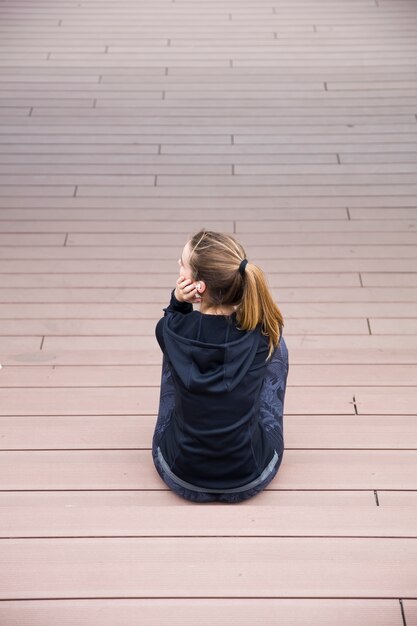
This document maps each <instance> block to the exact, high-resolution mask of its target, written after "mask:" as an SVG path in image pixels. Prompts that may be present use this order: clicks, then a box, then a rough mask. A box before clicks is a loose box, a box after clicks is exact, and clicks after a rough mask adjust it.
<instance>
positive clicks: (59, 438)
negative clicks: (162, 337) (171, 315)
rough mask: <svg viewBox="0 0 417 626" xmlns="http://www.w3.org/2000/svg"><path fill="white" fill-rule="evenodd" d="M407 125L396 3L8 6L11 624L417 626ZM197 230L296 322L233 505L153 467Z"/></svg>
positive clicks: (5, 475)
mask: <svg viewBox="0 0 417 626" xmlns="http://www.w3.org/2000/svg"><path fill="white" fill-rule="evenodd" d="M416 115H417V3H416V2H414V1H412V0H408V1H406V0H223V1H220V0H211V1H210V2H208V1H203V0H193V1H191V0H175V1H174V0H173V1H172V2H169V1H168V0H148V1H146V0H30V1H29V0H3V1H2V2H1V4H0V220H1V221H0V244H1V246H2V247H1V251H0V254H1V266H0V267H1V269H0V298H1V304H0V316H1V325H0V327H1V331H0V335H1V336H0V362H1V365H2V369H1V370H0V414H1V417H0V448H1V452H0V467H1V471H0V487H1V493H0V536H1V539H0V624H1V626H61V625H68V626H69V625H71V626H73V625H75V624H76V625H77V626H81V625H83V626H84V625H85V626H87V625H88V626H138V625H140V626H168V625H169V626H171V625H173V624H178V625H179V626H195V625H196V624H198V626H223V625H224V624H228V625H233V626H272V625H276V624H277V625H278V624H282V625H285V626H287V625H288V626H316V625H317V626H333V625H334V624H336V623H337V624H338V625H339V626H376V625H378V626H416V625H417V541H416V538H417V454H416V443H417V421H416V418H417V388H416V381H417V246H416V243H417V195H416V192H417V117H416ZM202 226H205V227H206V228H210V229H213V230H221V231H226V232H231V233H235V234H236V236H237V237H238V238H239V239H240V240H241V241H242V243H243V244H244V246H245V247H246V250H247V254H248V258H249V260H250V261H252V262H254V263H258V264H259V265H260V266H261V267H263V268H264V270H265V271H266V272H267V274H268V279H269V281H270V286H271V289H272V291H273V293H274V295H275V297H276V300H277V302H278V304H279V305H280V308H281V310H282V312H283V314H284V317H285V320H286V326H285V338H286V341H287V345H288V348H289V352H290V374H289V382H288V385H289V386H288V390H287V399H286V407H285V408H286V411H285V421H284V423H285V444H286V450H285V454H284V459H283V462H282V465H281V468H280V471H279V474H278V476H277V477H276V479H275V480H274V481H273V483H272V484H271V486H270V488H269V489H267V490H266V491H265V492H264V493H262V494H261V495H259V496H257V497H256V498H254V499H253V500H250V501H248V502H246V503H244V504H241V505H195V504H191V503H188V502H186V501H184V500H181V499H180V498H178V497H177V496H175V495H174V494H172V493H170V492H169V491H167V490H166V488H165V485H164V484H163V483H162V482H161V480H160V479H159V477H158V476H157V474H156V472H155V470H154V468H153V464H152V460H151V454H150V443H151V437H152V432H153V426H154V423H155V416H156V412H157V408H158V398H159V381H160V371H161V355H160V352H159V347H158V345H157V343H156V340H155V337H154V327H155V324H156V322H157V320H158V319H159V317H160V316H161V315H162V314H163V312H162V308H163V307H164V306H166V304H167V303H168V301H169V295H170V291H171V289H172V288H173V286H174V285H175V280H176V277H177V265H176V261H177V258H178V256H179V253H180V251H181V249H182V247H183V245H184V244H185V242H186V241H187V238H188V237H189V236H190V235H191V234H192V233H193V232H194V231H196V230H197V229H199V228H201V227H202Z"/></svg>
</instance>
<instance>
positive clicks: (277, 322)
mask: <svg viewBox="0 0 417 626" xmlns="http://www.w3.org/2000/svg"><path fill="white" fill-rule="evenodd" d="M242 278H243V297H242V300H241V303H240V305H239V306H238V308H237V311H236V319H237V322H238V324H239V326H240V328H241V329H242V330H252V329H254V328H256V326H257V325H258V324H261V332H262V334H263V335H267V336H268V337H269V352H268V356H267V359H269V358H270V357H271V356H272V353H273V351H274V349H275V348H276V346H277V345H278V344H279V340H280V338H281V334H282V327H283V326H284V319H283V317H282V314H281V311H280V310H279V308H278V307H277V305H276V304H275V302H274V300H273V298H272V295H271V292H270V290H269V287H268V284H267V281H266V277H265V274H264V272H263V271H262V270H261V268H260V267H258V266H257V265H254V264H253V263H248V264H247V265H246V268H245V271H244V273H243V276H242Z"/></svg>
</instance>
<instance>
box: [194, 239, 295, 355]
mask: <svg viewBox="0 0 417 626" xmlns="http://www.w3.org/2000/svg"><path fill="white" fill-rule="evenodd" d="M190 246H191V253H190V258H189V265H190V267H191V270H192V273H193V280H204V282H206V283H207V284H208V285H209V288H208V292H209V294H208V295H209V298H210V303H211V304H212V305H213V306H217V307H220V306H221V305H230V306H232V305H233V306H236V320H237V322H238V325H239V327H240V330H245V331H247V330H253V329H254V328H256V326H257V325H258V324H261V332H262V334H263V335H266V336H268V337H269V352H268V356H267V359H269V358H270V357H271V356H272V353H273V352H274V349H275V348H276V347H277V345H278V344H279V341H280V337H281V332H282V327H283V326H284V319H283V317H282V314H281V311H280V310H279V308H278V307H277V305H276V304H275V302H274V300H273V298H272V295H271V293H270V290H269V287H268V284H267V280H266V277H265V274H264V272H263V271H262V270H261V268H260V267H258V266H257V265H254V264H253V263H250V262H248V263H247V265H246V267H245V271H244V272H243V275H242V274H241V273H240V272H239V266H240V263H241V261H242V260H243V259H245V258H246V253H245V250H244V248H243V246H242V245H241V244H240V243H239V242H238V241H237V240H236V239H235V238H234V237H232V236H231V235H226V234H223V233H217V232H214V231H211V230H205V229H202V230H200V231H199V232H198V233H196V234H195V235H193V236H192V237H191V239H190Z"/></svg>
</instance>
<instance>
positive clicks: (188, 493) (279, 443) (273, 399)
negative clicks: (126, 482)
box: [152, 337, 288, 503]
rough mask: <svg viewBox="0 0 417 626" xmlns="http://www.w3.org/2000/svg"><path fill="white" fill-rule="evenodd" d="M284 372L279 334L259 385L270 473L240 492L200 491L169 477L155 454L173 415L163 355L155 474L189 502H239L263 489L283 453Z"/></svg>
mask: <svg viewBox="0 0 417 626" xmlns="http://www.w3.org/2000/svg"><path fill="white" fill-rule="evenodd" d="M287 376H288V350H287V346H286V344H285V341H284V338H283V337H281V341H280V343H279V345H278V346H277V347H276V348H275V351H274V353H273V355H272V357H271V359H270V360H269V361H268V364H267V368H266V373H265V377H264V384H263V386H262V389H261V398H260V408H259V421H260V423H261V425H262V427H263V429H264V431H265V433H266V435H267V437H268V438H269V440H270V441H271V443H272V445H273V447H274V449H275V450H276V452H277V454H278V455H279V459H278V461H277V463H276V465H275V467H274V470H273V471H272V472H271V474H269V476H268V477H267V478H266V479H265V480H264V482H262V483H260V484H259V485H257V486H256V487H254V488H253V489H248V490H247V491H243V492H239V493H216V494H213V493H206V492H201V491H192V490H190V489H186V488H185V487H183V486H181V485H178V484H177V483H176V482H175V481H173V480H172V478H171V477H170V476H168V475H167V474H166V472H165V471H164V470H163V468H162V467H161V465H160V463H159V461H158V458H157V449H158V446H159V443H160V441H161V439H162V436H163V434H164V432H165V430H166V429H167V427H168V426H169V423H170V421H171V418H172V412H173V407H174V394H175V390H174V385H173V382H172V375H171V370H170V368H169V365H168V363H167V360H166V357H165V355H164V357H163V362H162V377H161V395H160V404H159V414H158V420H157V422H156V426H155V432H154V436H153V441H152V457H153V462H154V464H155V467H156V470H157V472H158V474H159V475H160V477H161V478H162V480H163V481H164V482H165V484H166V485H167V486H168V487H169V488H170V489H171V491H173V492H174V493H176V494H177V495H178V496H181V497H182V498H185V499H186V500H191V501H192V502H227V503H237V502H242V501H243V500H247V499H248V498H252V497H253V496H255V495H256V494H258V493H259V492H261V491H263V490H264V489H265V487H266V486H267V485H268V484H269V483H270V482H271V480H272V479H273V478H274V477H275V476H276V474H277V472H278V469H279V466H280V465H281V462H282V458H283V454H284V436H283V412H284V398H285V390H286V386H287Z"/></svg>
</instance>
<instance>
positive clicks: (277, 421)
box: [259, 338, 289, 451]
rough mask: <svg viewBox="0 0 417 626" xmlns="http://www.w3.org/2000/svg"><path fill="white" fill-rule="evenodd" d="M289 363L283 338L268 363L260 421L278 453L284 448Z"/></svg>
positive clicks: (261, 398) (261, 401)
mask: <svg viewBox="0 0 417 626" xmlns="http://www.w3.org/2000/svg"><path fill="white" fill-rule="evenodd" d="M288 370H289V363H288V350H287V346H286V344H285V341H284V339H283V338H281V341H280V343H279V344H278V346H277V347H276V348H275V351H274V352H273V354H272V357H271V359H270V360H269V362H268V365H267V368H266V373H265V377H264V382H263V386H262V390H261V397H260V406H259V412H260V415H259V417H260V421H261V422H262V424H263V426H264V428H265V430H266V431H268V432H269V434H270V436H271V437H273V438H274V440H275V442H276V447H277V451H279V450H280V449H281V450H282V449H283V447H284V432H283V414H284V400H285V392H286V388H287V377H288Z"/></svg>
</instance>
